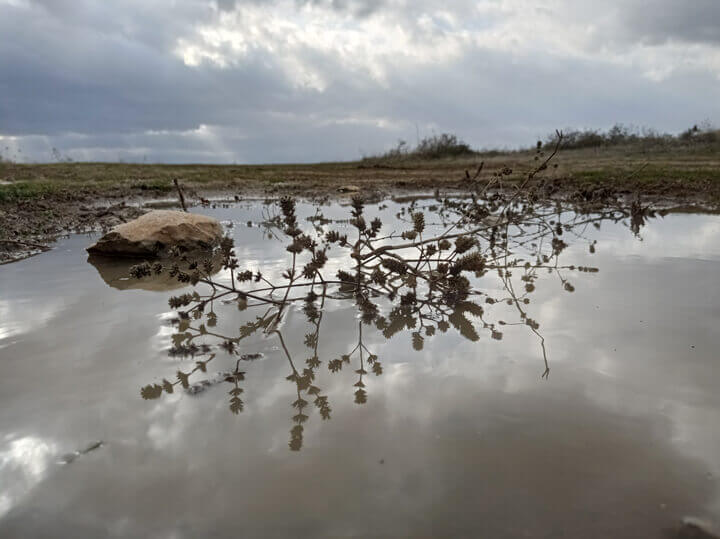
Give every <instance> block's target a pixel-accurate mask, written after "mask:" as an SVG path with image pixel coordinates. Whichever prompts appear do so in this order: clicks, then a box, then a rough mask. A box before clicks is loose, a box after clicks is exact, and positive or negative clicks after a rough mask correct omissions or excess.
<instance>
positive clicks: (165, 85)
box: [0, 0, 720, 162]
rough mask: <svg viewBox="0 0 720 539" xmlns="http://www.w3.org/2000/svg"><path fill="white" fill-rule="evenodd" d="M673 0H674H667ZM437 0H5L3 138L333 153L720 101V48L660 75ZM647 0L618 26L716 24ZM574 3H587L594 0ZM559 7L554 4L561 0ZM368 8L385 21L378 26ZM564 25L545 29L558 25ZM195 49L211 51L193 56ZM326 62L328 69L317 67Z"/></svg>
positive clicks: (80, 148) (677, 111)
mask: <svg viewBox="0 0 720 539" xmlns="http://www.w3.org/2000/svg"><path fill="white" fill-rule="evenodd" d="M523 1H524V0H517V2H507V4H508V5H510V6H511V7H512V5H514V4H518V6H519V8H521V7H522V2H523ZM666 3H667V6H669V8H668V9H670V8H671V7H672V6H670V4H671V2H669V1H667V2H666V0H657V2H655V4H656V5H657V6H658V7H661V6H665V4H666ZM306 4H312V14H313V15H312V16H311V18H310V19H308V18H307V17H308V14H307V10H304V11H302V10H301V11H302V13H300V11H298V12H297V17H298V21H297V24H296V26H292V23H294V22H295V21H294V20H293V17H294V16H295V12H294V11H293V9H299V8H301V7H302V6H303V5H306ZM431 4H432V3H430V2H417V3H413V4H407V5H406V4H404V3H397V2H392V1H391V0H292V1H290V2H287V3H286V5H285V4H283V5H281V2H280V1H271V0H256V1H252V2H234V1H231V0H183V1H176V2H172V3H171V4H170V3H168V4H160V3H147V2H143V1H141V0H132V1H128V2H124V3H122V4H114V3H109V2H95V1H91V0H74V1H72V2H71V1H70V0H52V1H51V0H32V1H31V2H27V1H24V0H12V1H9V0H0V41H1V49H0V136H5V137H8V136H14V137H18V138H16V139H13V140H11V141H10V142H8V139H7V138H6V139H5V141H1V140H0V147H1V146H3V145H7V144H13V145H15V146H16V147H22V148H23V153H24V154H25V155H27V156H28V158H29V159H36V160H47V159H48V156H49V155H50V149H51V148H52V147H53V146H54V147H57V148H59V149H60V150H61V151H63V152H64V153H66V154H67V155H69V156H71V157H73V158H75V159H103V160H117V159H124V160H136V161H137V160H139V161H141V160H143V159H148V160H151V161H172V162H182V161H208V162H233V161H237V162H262V161H286V162H287V161H318V160H329V159H352V158H357V157H359V156H360V155H362V154H363V153H373V152H377V151H379V150H382V149H384V148H386V147H388V146H389V145H391V144H393V143H394V142H395V141H396V140H397V139H399V138H403V139H406V140H409V141H410V142H414V140H415V136H416V129H417V130H418V131H419V132H420V135H421V136H422V135H426V134H430V133H432V132H440V131H452V132H456V133H458V134H459V135H460V136H461V137H463V138H465V139H466V140H468V142H470V143H471V144H473V145H475V146H503V145H507V146H514V145H517V144H530V143H532V142H533V140H534V139H535V137H538V136H543V135H545V134H546V133H547V132H549V131H551V130H552V129H554V128H555V127H564V126H591V127H606V126H609V125H611V124H612V123H614V122H615V121H623V122H626V123H634V124H638V125H650V126H655V127H659V128H661V129H671V130H676V129H680V128H683V127H685V126H686V124H689V123H694V122H698V121H701V120H703V119H705V118H711V119H719V118H720V104H718V103H717V100H716V99H713V96H716V95H717V92H718V79H717V70H718V68H719V67H718V66H715V67H713V66H712V65H709V66H703V65H692V66H688V65H685V64H680V65H678V66H673V69H671V70H669V71H668V73H667V74H664V75H663V77H662V80H661V81H658V80H657V77H656V78H655V79H653V78H648V77H646V76H644V75H643V73H642V69H638V63H637V62H638V60H632V61H625V58H624V57H623V56H617V55H616V56H614V57H603V56H602V55H593V54H591V52H592V51H591V52H587V51H585V52H584V53H583V54H584V56H583V55H578V54H575V53H574V51H573V48H572V47H570V46H568V50H569V51H570V53H565V52H558V51H547V50H544V49H543V48H542V47H543V44H542V42H540V43H539V44H538V46H537V47H535V46H534V43H533V42H529V43H525V44H524V45H523V44H522V39H524V38H523V34H522V33H519V37H518V38H517V39H518V40H520V42H521V45H522V46H518V49H517V50H516V49H509V48H508V47H507V46H506V45H505V44H503V43H502V38H504V37H506V35H507V34H508V33H510V32H512V30H513V26H512V25H513V24H515V22H514V18H511V19H510V20H509V22H508V21H505V24H506V26H505V27H502V31H501V32H500V33H499V34H498V37H497V38H495V37H493V38H492V39H489V40H485V41H482V40H479V41H476V38H479V37H482V33H481V30H482V31H485V30H488V29H489V30H492V28H493V25H495V24H502V23H503V18H502V17H503V13H505V12H504V11H503V9H505V7H504V6H505V5H504V4H503V3H497V2H495V3H492V2H490V3H487V5H486V6H485V7H487V8H488V9H489V10H490V11H488V12H487V13H485V12H483V15H482V16H481V17H479V18H476V19H473V20H472V21H471V23H467V22H466V21H465V19H466V18H470V17H471V15H472V14H473V13H474V11H473V10H474V9H475V8H476V6H475V5H474V3H472V2H469V1H465V0H457V1H454V2H449V3H448V4H447V5H445V6H444V7H443V9H442V10H440V11H437V10H434V9H433V8H432V7H431ZM639 5H640V4H637V6H639ZM698 5H699V6H700V7H701V8H702V9H709V6H711V3H710V2H708V3H707V6H705V2H704V0H703V1H699V2H698ZM278 6H280V7H281V8H282V9H284V10H285V11H282V12H281V13H280V15H278V12H276V11H273V10H277V9H280V8H278ZM288 6H290V7H288ZM293 6H294V8H293ZM298 6H299V7H298ZM637 6H636V7H633V8H632V9H629V8H628V9H627V10H621V11H620V12H619V14H620V15H622V17H620V15H618V17H619V18H616V19H615V22H614V23H613V24H614V26H613V27H612V30H613V31H614V32H615V34H612V32H610V31H609V29H608V31H607V32H604V33H603V35H607V36H611V35H614V36H616V38H617V36H620V35H629V34H631V33H632V32H630V31H629V30H628V29H629V28H631V27H634V28H636V29H637V31H636V32H635V34H633V35H635V37H636V38H638V39H642V40H645V41H650V40H654V41H656V42H658V43H660V42H664V41H663V40H662V39H661V38H660V37H652V36H661V35H665V34H669V33H671V34H672V35H674V36H675V37H673V39H674V40H675V41H677V40H681V39H686V38H681V37H680V36H681V35H688V36H693V35H695V36H697V35H704V34H705V33H708V32H710V30H707V31H706V30H703V28H705V27H708V28H709V27H710V26H711V25H710V23H709V22H708V21H710V20H711V14H710V13H709V12H707V11H702V12H701V15H702V16H700V15H697V13H696V14H695V15H693V14H687V13H686V14H685V15H686V17H685V19H683V20H684V21H685V22H684V23H683V24H680V23H677V22H676V24H675V26H673V30H672V32H670V31H669V30H667V28H666V26H664V25H666V24H669V23H668V22H667V21H666V20H665V19H664V18H662V17H660V16H658V18H656V19H651V18H648V17H645V18H641V19H637V17H638V16H639V15H637V14H638V13H640V11H638V9H639V8H637ZM667 6H666V7H667ZM703 6H705V7H703ZM516 7H517V6H516ZM171 8H172V9H171ZM500 8H502V9H500ZM519 8H518V9H519ZM249 9H253V10H255V11H248V10H249ZM698 9H700V8H698ZM498 10H499V11H498ZM508 13H510V15H512V16H513V17H515V16H516V14H515V13H514V12H508ZM518 13H520V14H522V13H523V11H522V10H520V11H518ZM548 13H550V12H548ZM693 13H694V12H693ZM316 14H320V15H322V17H320V19H318V20H324V19H323V17H324V18H325V19H327V18H328V17H331V16H333V14H335V16H337V17H338V19H337V24H338V25H345V26H342V27H341V28H340V30H338V31H337V32H335V33H334V34H332V35H331V34H327V35H326V34H324V33H323V32H325V31H328V32H329V31H331V30H335V29H334V28H330V27H320V28H319V30H318V29H313V30H312V31H308V32H306V27H305V25H306V24H307V23H308V22H311V23H314V22H315V20H316V19H315V18H312V17H315V15H316ZM578 14H579V15H578ZM510 15H508V16H510ZM279 16H287V17H289V18H287V19H283V20H279V21H276V20H275V19H273V17H276V18H277V17H279ZM301 16H304V17H306V18H305V19H300V17H301ZM473 16H474V15H473ZM574 16H575V17H576V19H577V18H578V17H580V18H582V16H584V15H583V12H582V9H580V8H578V7H577V4H576V8H575V12H574ZM253 17H255V18H254V19H253ZM693 17H695V18H693ZM696 19H697V23H693V21H694V20H696ZM543 20H547V21H550V22H552V20H553V16H552V13H550V15H548V16H547V17H546V19H543ZM258 21H259V22H258ZM354 21H358V24H367V26H364V27H361V30H360V34H358V32H357V31H356V32H355V34H353V30H354V29H353V27H352V25H353V24H354ZM276 22H277V23H278V25H280V23H282V25H285V26H282V25H280V26H279V27H280V28H281V29H280V30H277V28H275V26H278V25H275V26H273V24H274V23H276ZM521 22H522V21H521ZM531 23H532V24H534V21H532V20H531ZM333 24H335V23H333ZM563 24H565V23H563ZM573 24H579V23H577V22H575V23H573ZM641 24H642V25H645V26H641ZM693 24H695V31H694V32H693V31H691V30H690V28H691V27H693ZM288 25H290V26H289V27H288ZM373 25H374V26H373ZM565 26H572V24H570V23H568V24H565ZM346 27H347V30H346ZM561 27H562V25H561ZM553 28H554V27H552V26H550V27H545V28H541V29H542V30H543V31H542V32H540V31H538V32H537V34H538V35H540V36H541V37H543V36H545V35H549V36H551V37H552V35H553V33H552V32H551V31H550V30H553ZM641 28H642V31H640V29H641ZM208 29H209V31H210V34H209V35H208V34H207V31H208ZM215 29H217V32H215V33H213V32H214V30H215ZM555 30H557V28H555ZM364 31H368V32H374V33H372V35H368V36H367V38H365V35H364V34H363V33H362V32H364ZM203 32H205V33H203ZM273 32H274V33H273ZM293 32H294V33H293ZM673 32H674V33H673ZM710 33H711V32H710ZM234 39H235V40H239V41H238V42H234V41H233V40H234ZM513 39H515V38H513ZM668 39H669V38H668ZM353 40H355V41H353ZM433 40H435V41H433ZM686 40H689V38H687V39H686ZM495 41H498V45H497V46H495ZM238 43H239V44H238ZM183 47H185V48H184V49H183ZM193 47H195V48H196V49H197V50H195V49H192V48H193ZM523 47H524V48H523ZM578 47H579V46H578ZM536 49H537V50H536ZM193 50H195V52H197V51H199V53H198V54H199V56H197V58H196V60H195V61H193V62H189V61H187V59H185V60H184V57H183V55H184V54H186V53H187V54H190V53H189V52H188V51H190V52H193ZM578 50H580V49H578ZM640 67H643V66H642V65H641V66H640ZM651 67H656V66H654V65H653V66H651ZM661 67H662V66H661ZM313 77H315V78H317V79H318V81H319V82H318V83H317V84H316V85H315V86H313V85H312V84H311V85H310V86H308V85H307V84H305V83H304V82H303V81H304V80H305V79H309V80H311V81H314V80H315V78H313ZM0 149H1V148H0Z"/></svg>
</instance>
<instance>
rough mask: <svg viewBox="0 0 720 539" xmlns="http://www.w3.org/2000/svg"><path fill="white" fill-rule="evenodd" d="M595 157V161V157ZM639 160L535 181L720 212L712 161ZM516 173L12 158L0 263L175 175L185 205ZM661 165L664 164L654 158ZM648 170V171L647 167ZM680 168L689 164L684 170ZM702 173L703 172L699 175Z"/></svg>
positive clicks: (144, 205) (560, 189)
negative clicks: (31, 161)
mask: <svg viewBox="0 0 720 539" xmlns="http://www.w3.org/2000/svg"><path fill="white" fill-rule="evenodd" d="M594 159H595V160H596V161H597V158H594ZM637 162H638V161H637V160H635V161H632V162H628V163H625V164H623V165H622V166H619V165H616V166H615V167H614V168H613V167H609V166H605V168H604V169H598V170H605V173H604V174H603V173H599V172H598V171H597V170H595V171H593V170H590V169H589V168H588V165H587V164H584V163H583V162H582V160H580V159H578V158H577V157H576V156H575V157H573V156H571V158H570V159H565V161H564V162H563V161H562V160H561V161H560V166H559V167H553V169H551V170H548V171H547V172H546V173H545V176H543V177H542V178H540V179H538V180H537V181H536V182H534V186H535V187H536V188H537V190H538V194H539V195H540V198H542V199H546V200H548V201H553V202H556V201H560V202H562V203H564V204H567V205H570V206H573V207H578V208H580V209H582V210H584V211H588V210H591V209H592V208H599V207H608V206H617V205H618V204H620V205H625V204H629V201H631V200H635V199H636V198H637V197H640V200H642V202H643V204H645V205H651V206H652V207H654V208H657V209H664V210H665V211H717V210H718V209H719V208H720V181H719V180H718V179H717V178H715V175H716V174H717V173H718V171H719V170H720V168H719V167H717V166H715V165H716V164H715V163H714V162H707V163H705V164H706V165H707V167H705V168H701V169H697V167H696V168H695V169H691V168H689V167H690V165H689V164H687V163H685V164H683V163H682V162H679V163H677V166H676V167H675V168H673V166H674V165H673V166H670V162H669V161H666V162H664V163H665V168H664V169H662V170H664V172H662V171H660V172H652V167H648V165H647V164H646V163H645V164H641V165H639V166H638V165H637ZM507 163H509V164H510V166H512V167H513V168H514V169H515V171H514V173H513V175H512V176H508V177H507V178H504V179H503V181H502V182H501V183H500V184H495V188H499V189H515V187H516V186H517V185H518V183H519V182H520V181H522V179H523V177H524V176H523V172H524V170H525V169H527V166H528V160H527V156H523V155H513V156H505V157H504V158H494V159H492V160H490V161H489V162H486V164H485V167H484V169H483V171H482V173H481V174H480V175H479V176H478V178H477V180H476V182H475V183H473V182H472V181H470V180H469V179H468V177H472V176H474V173H475V171H476V167H477V166H478V164H477V160H475V161H461V160H453V161H442V162H439V163H419V164H418V163H412V164H401V165H393V166H388V165H372V166H370V165H366V164H362V163H359V164H358V163H338V164H321V165H283V166H265V167H251V166H244V167H232V166H228V167H217V166H200V165H198V166H194V165H193V166H159V165H146V166H143V165H99V164H83V163H79V164H64V165H14V166H13V167H11V168H8V167H6V168H5V169H4V170H2V171H0V172H2V174H1V176H2V180H3V184H2V185H0V189H2V192H0V194H2V195H3V196H2V197H0V264H3V263H8V262H12V261H15V260H19V259H22V258H25V257H27V256H31V255H33V254H37V253H39V252H42V251H43V250H46V249H48V248H50V247H51V245H52V243H53V242H54V241H55V240H56V239H57V238H58V237H59V236H61V235H63V234H67V233H71V232H79V233H87V232H93V231H104V230H108V229H110V228H112V227H113V226H115V225H117V224H119V223H122V222H126V221H129V220H131V219H134V218H136V217H138V216H139V215H141V214H142V213H144V212H146V211H148V210H149V209H150V208H152V207H173V206H177V207H179V200H178V195H177V192H176V190H175V187H174V184H173V179H176V178H177V179H179V181H180V184H181V185H182V189H183V192H184V194H185V197H186V199H187V201H188V205H190V206H193V205H199V204H203V203H204V204H213V203H217V201H218V200H230V201H234V200H242V199H246V198H255V197H258V198H266V197H277V196H281V195H285V194H288V195H293V196H298V197H302V198H306V199H322V198H337V197H350V196H352V195H354V194H356V193H361V194H362V195H363V196H364V197H366V198H368V197H369V198H374V199H379V198H385V197H393V196H394V197H398V196H400V197H401V196H407V195H409V194H414V193H418V192H426V193H433V192H435V191H436V190H439V191H440V193H442V194H447V193H455V194H460V195H462V194H467V195H469V194H470V193H471V192H472V191H474V190H476V189H477V188H478V185H480V186H482V185H485V184H486V182H490V181H491V180H492V178H493V177H494V175H495V174H496V173H497V170H498V169H499V168H500V167H504V166H508V165H507ZM653 166H655V168H656V169H658V170H660V169H659V165H657V164H653ZM648 168H651V172H650V173H649V172H648ZM683 170H688V171H690V172H688V173H687V174H686V175H685V176H683V172H682V171H683ZM698 171H699V172H698Z"/></svg>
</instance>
